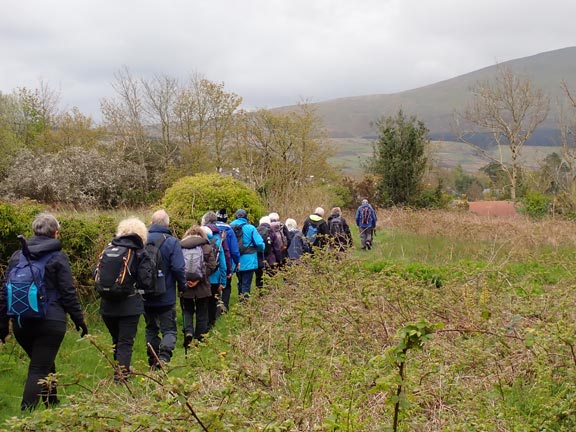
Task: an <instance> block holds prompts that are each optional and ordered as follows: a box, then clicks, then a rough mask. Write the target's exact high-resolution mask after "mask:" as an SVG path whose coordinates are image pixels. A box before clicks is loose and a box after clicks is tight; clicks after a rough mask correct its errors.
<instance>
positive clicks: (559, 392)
mask: <svg viewBox="0 0 576 432" xmlns="http://www.w3.org/2000/svg"><path fill="white" fill-rule="evenodd" d="M355 236H356V238H355V241H356V245H358V244H359V242H358V239H357V233H355ZM575 236H576V229H575V228H574V226H573V225H572V224H570V223H563V222H559V221H543V222H530V221H528V220H524V219H521V218H520V219H515V220H512V219H482V218H479V217H476V216H474V215H470V214H467V213H449V212H440V211H438V212H408V211H400V210H393V211H386V212H384V211H381V212H379V229H378V232H377V234H376V238H375V243H374V248H373V249H372V251H360V250H358V249H355V250H354V251H352V252H351V253H350V254H349V256H335V255H333V254H331V253H317V254H316V255H315V256H313V257H309V258H306V259H305V260H304V262H302V263H301V265H297V266H293V267H291V268H288V269H287V270H286V271H285V272H283V273H282V274H281V275H279V276H277V277H275V278H273V279H271V280H268V281H267V288H266V290H265V291H264V292H262V293H260V295H254V296H253V297H252V299H251V301H250V302H248V303H243V304H239V305H234V307H233V308H232V310H231V312H230V313H229V314H228V315H226V316H225V317H223V318H222V319H221V320H220V321H219V322H218V325H217V327H216V329H214V330H213V331H212V332H211V334H210V335H209V337H208V338H207V339H206V341H205V342H204V343H202V344H201V345H199V346H197V347H195V348H194V349H193V350H192V352H191V353H190V354H189V355H188V357H185V356H184V353H183V351H182V349H181V348H178V350H177V352H176V354H175V356H174V358H173V360H172V362H171V363H170V365H169V366H168V368H167V371H166V374H164V373H154V374H149V373H148V371H147V368H146V365H145V364H144V355H145V354H144V347H143V341H142V332H140V336H139V337H140V339H139V341H138V342H137V345H136V362H135V365H136V368H137V371H138V372H139V373H140V375H138V376H137V377H136V379H134V380H132V381H131V382H130V384H129V386H128V387H124V386H117V385H114V384H112V383H111V382H110V379H109V377H110V375H111V370H110V368H109V366H108V365H107V364H106V361H105V360H104V359H103V355H102V354H101V353H100V352H99V351H98V350H97V349H95V347H94V344H96V345H98V346H104V347H105V346H106V345H107V337H106V333H105V330H104V329H103V327H102V326H101V325H98V324H97V323H98V319H97V317H93V319H92V322H91V330H92V333H94V334H95V335H96V338H97V339H96V340H93V341H92V342H93V343H92V344H91V343H90V340H81V341H78V340H77V334H74V333H75V332H69V335H67V339H66V344H65V346H64V347H63V349H62V350H61V353H60V355H59V358H58V360H57V362H58V366H59V370H60V371H62V373H63V375H62V376H61V377H60V382H62V383H65V382H75V381H78V384H75V385H72V386H70V387H66V388H64V389H63V394H64V396H63V403H62V407H61V408H59V409H58V411H57V412H58V416H56V415H54V413H55V411H56V410H42V409H41V410H39V411H37V412H36V413H34V414H33V415H30V416H25V417H23V418H21V419H17V420H11V421H10V422H9V423H5V427H6V428H7V429H11V430H25V429H26V428H27V429H28V430H40V429H49V428H52V430H76V429H78V428H88V427H91V428H93V429H94V430H137V429H139V430H162V429H163V428H165V429H167V430H174V431H179V430H182V431H184V430H187V431H188V430H202V429H201V427H200V426H199V424H198V422H197V421H196V420H195V418H194V416H193V414H192V411H193V412H194V414H196V415H197V416H198V418H200V419H201V421H202V423H203V424H204V425H205V426H206V427H207V429H208V430H210V431H226V430H233V431H242V430H244V431H264V430H267V431H313V430H326V431H382V430H391V428H392V421H391V419H392V416H393V411H394V405H395V403H396V402H397V400H398V399H397V398H395V395H396V390H397V388H398V384H399V383H400V382H399V377H398V373H397V367H396V366H397V365H396V364H395V360H394V357H393V356H392V355H391V353H392V352H393V349H394V347H396V346H397V345H398V343H399V336H398V335H397V332H398V331H400V330H402V329H404V328H407V327H406V326H407V325H408V324H409V323H414V322H418V321H420V320H426V321H428V322H430V323H436V324H441V325H442V329H440V330H436V332H435V334H434V338H433V340H431V341H427V342H426V343H425V344H424V345H423V349H422V350H421V351H415V352H409V353H407V354H406V359H405V377H404V380H403V381H402V395H401V396H402V398H401V402H402V403H401V405H400V416H399V422H398V429H397V430H402V431H408V430H410V431H412V430H418V431H440V430H442V431H524V430H540V431H570V430H576V410H575V408H574V404H573V399H574V396H576V384H574V383H576V354H575V353H576V347H575V344H576V341H574V337H573V335H574V333H575V330H576V329H575V327H576V325H575V322H576V320H575V319H574V318H576V317H575V316H574V315H575V312H574V307H573V305H574V301H575V300H576V294H575V293H574V292H573V286H574V283H575V282H576V280H575V276H574V273H573V271H572V262H573V261H574V256H575V248H574V243H573V240H574V238H575ZM356 247H358V246H356ZM0 349H1V351H0V358H1V359H2V364H3V365H4V369H3V373H2V375H1V376H0V380H2V382H0V385H4V384H10V385H11V387H10V388H9V394H10V396H9V397H7V398H6V399H2V401H3V402H4V404H5V405H4V406H5V407H6V409H3V410H1V411H2V415H3V416H4V418H6V417H7V416H9V415H17V414H18V413H17V405H18V403H19V399H18V398H19V396H18V395H19V393H20V392H21V388H22V385H23V379H24V377H25V373H26V371H25V365H26V362H25V361H24V359H23V357H22V355H21V353H19V349H18V347H15V346H14V345H11V343H9V344H8V345H6V346H3V347H2V348H0ZM12 350H13V352H14V353H19V354H17V355H16V354H14V353H13V354H12V355H10V354H9V353H10V352H12ZM17 358H18V360H17ZM5 377H8V378H5ZM17 381H20V382H17ZM2 388H4V387H2ZM186 403H188V405H187V404H186ZM4 412H6V414H4Z"/></svg>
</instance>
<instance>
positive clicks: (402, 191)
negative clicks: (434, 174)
mask: <svg viewBox="0 0 576 432" xmlns="http://www.w3.org/2000/svg"><path fill="white" fill-rule="evenodd" d="M376 125H377V127H378V140H377V141H376V143H375V144H374V147H373V158H372V160H371V161H370V162H369V164H368V170H369V171H370V172H372V173H374V174H376V175H378V176H380V181H379V185H378V187H379V192H380V193H381V196H382V198H381V199H382V200H383V201H384V202H385V203H387V204H394V205H397V204H411V203H413V202H415V200H416V198H417V197H418V194H419V192H420V186H421V182H422V177H423V176H424V172H425V170H426V166H427V157H426V155H425V147H426V145H427V144H428V138H427V134H428V129H427V128H426V126H424V123H423V122H421V121H419V120H417V119H416V117H414V116H412V117H409V118H407V117H406V115H405V114H404V112H403V111H402V110H399V111H398V113H397V114H396V116H394V117H386V118H383V119H380V120H379V121H378V122H377V123H376Z"/></svg>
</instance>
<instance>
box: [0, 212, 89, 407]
mask: <svg viewBox="0 0 576 432" xmlns="http://www.w3.org/2000/svg"><path fill="white" fill-rule="evenodd" d="M32 231H33V232H34V235H33V236H32V237H30V239H29V240H28V249H29V251H30V258H31V259H32V260H35V259H38V258H39V257H41V256H43V255H45V254H49V253H51V254H52V257H51V258H48V261H47V263H46V267H45V273H44V281H45V284H46V297H47V298H48V299H49V300H48V304H47V308H46V313H45V317H44V318H28V319H25V318H22V319H21V320H20V322H19V323H18V322H17V320H16V319H12V330H13V331H14V337H15V338H16V341H17V342H18V343H19V344H20V346H22V348H23V349H24V351H26V354H27V355H28V357H29V358H30V364H29V366H28V377H27V378H26V384H25V385H24V394H23V396H22V402H21V404H20V407H21V409H22V411H25V410H32V409H34V408H35V407H36V406H37V405H38V403H39V401H40V398H41V399H42V402H43V403H44V405H46V406H47V407H48V406H50V405H55V404H57V403H58V396H57V392H56V384H55V383H54V382H50V384H40V383H39V381H41V380H44V379H45V378H46V377H47V376H48V375H49V374H50V373H55V372H56V365H55V363H54V361H55V359H56V355H57V354H58V350H59V349H60V344H61V343H62V340H63V339H64V335H65V333H66V322H67V319H66V314H68V315H70V318H72V321H73V322H74V324H75V326H76V330H79V331H81V336H84V335H86V334H87V333H88V329H87V328H86V324H85V322H84V316H83V313H82V308H81V306H80V302H79V301H78V294H77V292H76V288H74V281H73V278H72V271H71V269H70V263H69V262H68V257H67V256H66V255H65V254H64V253H63V252H62V243H61V242H60V240H58V233H59V232H60V224H59V223H58V221H57V220H56V218H55V217H54V216H52V215H51V214H48V213H40V214H39V215H37V216H36V218H35V219H34V221H33V222H32ZM21 253H22V251H16V252H14V254H13V255H12V257H11V258H10V261H9V264H8V271H7V272H6V275H8V272H9V271H10V270H11V269H12V268H13V267H14V266H16V264H17V263H18V261H19V259H20V255H21ZM2 286H3V289H2V290H0V340H1V341H2V342H4V343H5V342H6V337H7V336H8V333H9V320H8V317H7V315H6V313H7V292H6V287H5V284H4V283H3V284H2Z"/></svg>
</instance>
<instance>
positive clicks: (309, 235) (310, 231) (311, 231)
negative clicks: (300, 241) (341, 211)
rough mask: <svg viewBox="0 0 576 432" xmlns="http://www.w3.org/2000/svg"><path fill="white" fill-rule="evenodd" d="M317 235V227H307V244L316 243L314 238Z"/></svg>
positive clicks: (311, 225) (312, 225)
mask: <svg viewBox="0 0 576 432" xmlns="http://www.w3.org/2000/svg"><path fill="white" fill-rule="evenodd" d="M317 235H318V226H317V225H314V224H312V223H311V224H310V225H308V229H307V230H306V238H307V239H308V242H310V243H314V242H315V241H316V236H317Z"/></svg>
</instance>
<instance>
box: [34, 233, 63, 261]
mask: <svg viewBox="0 0 576 432" xmlns="http://www.w3.org/2000/svg"><path fill="white" fill-rule="evenodd" d="M27 243H28V249H29V250H30V255H31V256H32V258H33V259H36V258H38V257H41V256H42V255H45V254H47V253H49V252H55V251H59V250H62V242H61V241H60V240H58V239H55V238H52V237H45V236H32V237H30V238H29V239H28V242H27Z"/></svg>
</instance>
